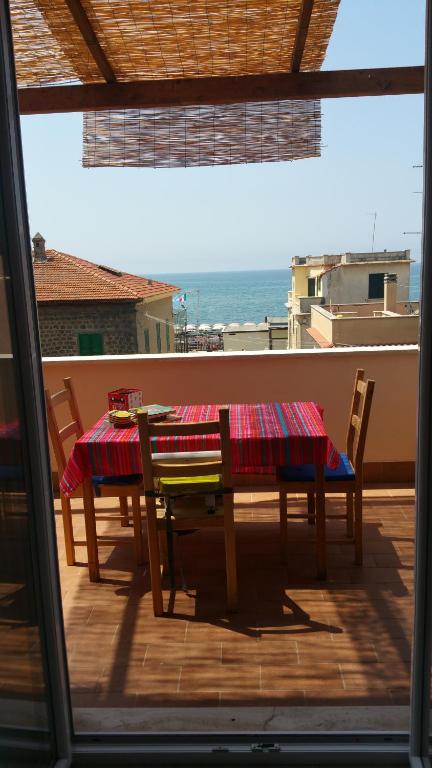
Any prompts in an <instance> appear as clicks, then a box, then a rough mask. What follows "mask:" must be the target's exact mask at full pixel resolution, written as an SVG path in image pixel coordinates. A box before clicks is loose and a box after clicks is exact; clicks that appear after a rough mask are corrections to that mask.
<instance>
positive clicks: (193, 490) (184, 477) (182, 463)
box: [138, 408, 237, 616]
mask: <svg viewBox="0 0 432 768" xmlns="http://www.w3.org/2000/svg"><path fill="white" fill-rule="evenodd" d="M138 427H139V435H140V443H141V457H142V468H143V479H144V493H145V497H146V509H147V537H148V547H149V563H150V577H151V588H152V596H153V610H154V614H155V616H162V614H163V597H162V585H161V566H160V562H161V557H160V550H159V544H160V538H161V537H160V533H161V532H165V533H167V532H168V533H169V530H170V527H171V526H172V530H173V531H181V530H183V531H184V530H190V529H196V528H210V527H211V528H213V527H222V528H223V529H224V533H225V557H226V578H227V605H228V610H230V611H235V610H237V566H236V550H235V531H234V494H233V488H232V474H231V447H230V434H229V412H228V408H221V409H220V410H219V420H218V421H205V422H200V423H197V422H195V423H189V424H181V423H177V424H174V423H167V424H162V423H159V424H155V423H150V422H149V421H148V417H147V414H145V413H142V414H139V415H138ZM218 433H219V434H220V441H221V450H220V453H219V452H218V454H217V455H216V456H214V455H213V456H212V457H211V458H210V457H208V456H207V457H206V456H205V452H204V453H203V454H201V456H200V454H187V453H185V454H184V459H183V458H178V454H177V458H175V459H171V460H170V459H169V458H168V457H167V455H166V454H164V458H162V459H158V456H157V454H155V456H152V450H151V439H152V438H153V437H168V436H187V435H208V434H218ZM205 494H211V495H216V496H218V497H219V498H220V499H221V506H220V507H215V509H214V510H212V513H210V514H209V512H208V510H207V508H206V506H205V503H204V496H205ZM157 498H164V499H165V507H166V509H165V510H160V509H159V510H158V509H157V508H156V499H157ZM199 500H201V502H202V503H201V504H199V503H198V504H197V501H199ZM167 543H168V549H169V546H170V538H169V536H168V538H167Z"/></svg>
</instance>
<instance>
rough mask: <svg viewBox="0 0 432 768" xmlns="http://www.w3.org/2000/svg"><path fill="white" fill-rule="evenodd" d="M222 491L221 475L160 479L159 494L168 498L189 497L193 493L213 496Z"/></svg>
mask: <svg viewBox="0 0 432 768" xmlns="http://www.w3.org/2000/svg"><path fill="white" fill-rule="evenodd" d="M220 490H222V478H221V476H220V475H198V476H197V477H160V478H159V492H160V493H162V494H164V495H166V496H179V495H188V494H191V493H194V494H195V493H203V494H211V493H217V492H218V491H220Z"/></svg>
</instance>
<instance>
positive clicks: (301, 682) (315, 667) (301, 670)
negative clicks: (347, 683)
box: [261, 662, 343, 690]
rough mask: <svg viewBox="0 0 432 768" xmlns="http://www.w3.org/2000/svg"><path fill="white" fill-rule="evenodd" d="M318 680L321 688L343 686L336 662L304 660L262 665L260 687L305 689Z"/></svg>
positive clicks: (312, 685) (269, 688) (314, 686)
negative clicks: (294, 662) (293, 662)
mask: <svg viewBox="0 0 432 768" xmlns="http://www.w3.org/2000/svg"><path fill="white" fill-rule="evenodd" d="M318 680H319V681H320V683H321V685H322V687H323V690H325V689H327V688H343V682H342V677H341V673H340V670H339V666H338V664H329V663H316V662H313V663H312V662H306V663H305V664H298V665H288V664H287V665H282V664H281V665H279V666H276V665H275V666H270V665H269V666H264V665H263V666H262V669H261V688H262V689H266V690H293V689H294V690H307V689H308V688H316V686H317V681H318Z"/></svg>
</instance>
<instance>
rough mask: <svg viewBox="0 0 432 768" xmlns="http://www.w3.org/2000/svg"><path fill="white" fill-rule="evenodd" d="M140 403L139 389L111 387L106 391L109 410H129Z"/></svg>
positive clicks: (140, 392) (140, 394) (140, 393)
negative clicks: (109, 390) (110, 389)
mask: <svg viewBox="0 0 432 768" xmlns="http://www.w3.org/2000/svg"><path fill="white" fill-rule="evenodd" d="M140 405H142V391H141V390H140V389H133V388H132V389H131V388H130V389H126V388H121V389H113V391H112V392H108V408H109V410H110V411H129V410H130V409H131V408H138V407H139V406H140Z"/></svg>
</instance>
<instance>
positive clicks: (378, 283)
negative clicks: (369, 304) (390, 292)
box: [368, 272, 384, 299]
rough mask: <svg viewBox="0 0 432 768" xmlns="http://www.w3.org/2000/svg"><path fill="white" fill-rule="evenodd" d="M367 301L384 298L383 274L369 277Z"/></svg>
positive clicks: (377, 273) (374, 274) (373, 274)
mask: <svg viewBox="0 0 432 768" xmlns="http://www.w3.org/2000/svg"><path fill="white" fill-rule="evenodd" d="M368 298H369V299H383V298H384V272H375V273H371V274H370V275H369V296H368Z"/></svg>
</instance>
